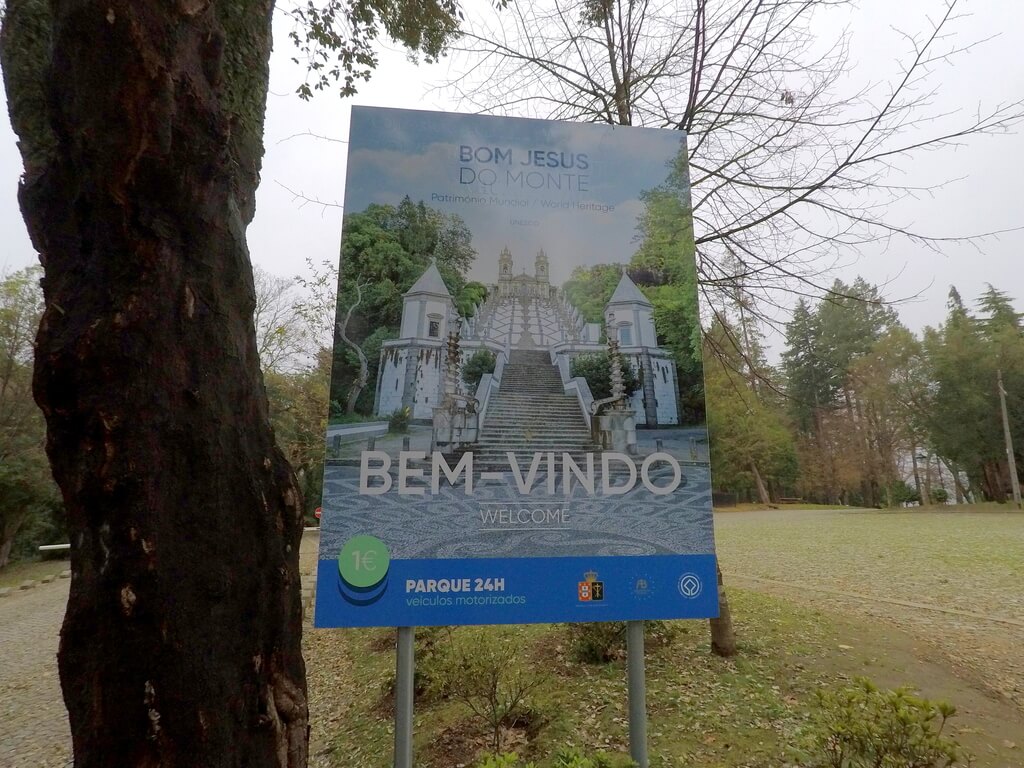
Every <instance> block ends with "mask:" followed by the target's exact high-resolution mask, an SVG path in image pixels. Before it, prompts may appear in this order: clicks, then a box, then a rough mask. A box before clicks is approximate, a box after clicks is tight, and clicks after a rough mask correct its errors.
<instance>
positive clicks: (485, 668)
mask: <svg viewBox="0 0 1024 768" xmlns="http://www.w3.org/2000/svg"><path fill="white" fill-rule="evenodd" d="M449 637H450V645H449V648H448V649H447V650H446V651H445V652H444V653H442V654H438V656H437V659H436V661H435V664H434V672H433V677H434V683H433V684H434V686H435V693H436V695H438V696H445V697H448V698H451V699H455V700H457V701H461V702H462V703H463V704H465V705H466V707H467V708H468V709H469V711H470V713H471V714H472V715H473V716H474V717H475V718H476V719H478V720H480V721H481V722H482V723H483V724H485V725H486V726H487V728H488V729H489V730H490V732H491V746H492V748H493V750H494V752H495V753H499V752H501V737H502V733H501V732H502V728H503V727H506V728H507V727H509V726H511V725H512V724H513V723H515V722H516V721H517V720H518V719H520V718H521V717H524V716H529V715H531V714H532V712H533V710H532V706H531V703H530V696H531V694H532V693H533V691H534V690H535V689H536V688H537V687H539V686H540V685H541V684H542V683H543V682H544V679H545V678H544V676H543V675H542V674H541V673H540V672H539V671H538V670H537V669H536V667H533V666H530V665H527V664H525V663H524V662H523V660H522V654H521V653H520V650H521V648H520V637H519V634H518V633H517V632H516V631H515V630H514V629H511V628H508V627H502V628H500V629H490V628H484V627H467V628H465V629H463V630H461V631H460V632H453V633H451V634H450V636H449Z"/></svg>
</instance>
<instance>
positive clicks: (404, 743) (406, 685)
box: [395, 627, 416, 768]
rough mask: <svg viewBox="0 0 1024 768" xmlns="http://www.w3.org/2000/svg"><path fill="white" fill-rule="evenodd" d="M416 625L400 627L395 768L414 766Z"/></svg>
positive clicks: (396, 673)
mask: <svg viewBox="0 0 1024 768" xmlns="http://www.w3.org/2000/svg"><path fill="white" fill-rule="evenodd" d="M415 636H416V628H415V627H399V628H398V653H397V661H396V665H395V768H412V700H413V676H414V674H415V658H414V646H413V641H414V640H415Z"/></svg>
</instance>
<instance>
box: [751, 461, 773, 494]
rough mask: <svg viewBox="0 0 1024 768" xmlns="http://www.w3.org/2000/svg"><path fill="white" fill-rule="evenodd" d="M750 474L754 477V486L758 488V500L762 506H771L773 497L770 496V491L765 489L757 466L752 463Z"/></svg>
mask: <svg viewBox="0 0 1024 768" xmlns="http://www.w3.org/2000/svg"><path fill="white" fill-rule="evenodd" d="M750 473H751V474H752V475H753V476H754V484H755V486H756V487H757V498H758V501H760V502H761V503H762V504H771V503H772V500H771V497H770V496H769V495H768V489H767V488H766V487H765V484H764V480H763V479H762V478H761V473H760V472H758V471H757V464H755V463H754V462H750Z"/></svg>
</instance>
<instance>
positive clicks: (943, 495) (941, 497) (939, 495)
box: [932, 488, 949, 504]
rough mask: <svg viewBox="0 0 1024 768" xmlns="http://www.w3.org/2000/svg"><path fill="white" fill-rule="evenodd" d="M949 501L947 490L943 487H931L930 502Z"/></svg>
mask: <svg viewBox="0 0 1024 768" xmlns="http://www.w3.org/2000/svg"><path fill="white" fill-rule="evenodd" d="M947 501H949V491H947V490H946V489H945V488H932V503H934V504H945V503H946V502H947Z"/></svg>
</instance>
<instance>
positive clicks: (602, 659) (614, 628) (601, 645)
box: [565, 621, 678, 664]
mask: <svg viewBox="0 0 1024 768" xmlns="http://www.w3.org/2000/svg"><path fill="white" fill-rule="evenodd" d="M565 626H566V631H567V633H568V635H569V638H568V647H569V658H570V659H572V660H573V661H579V662H582V663H584V664H605V663H607V662H609V661H614V660H615V659H621V658H625V655H626V622H624V621H605V622H599V623H591V624H566V625H565ZM677 631H678V630H677V625H675V624H672V623H670V622H667V621H645V622H644V644H645V645H646V646H647V647H655V646H661V645H667V644H668V643H670V642H671V641H672V638H673V637H675V635H676V632H677Z"/></svg>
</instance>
